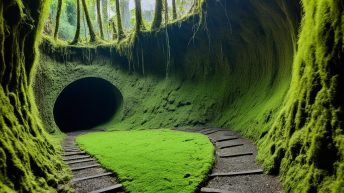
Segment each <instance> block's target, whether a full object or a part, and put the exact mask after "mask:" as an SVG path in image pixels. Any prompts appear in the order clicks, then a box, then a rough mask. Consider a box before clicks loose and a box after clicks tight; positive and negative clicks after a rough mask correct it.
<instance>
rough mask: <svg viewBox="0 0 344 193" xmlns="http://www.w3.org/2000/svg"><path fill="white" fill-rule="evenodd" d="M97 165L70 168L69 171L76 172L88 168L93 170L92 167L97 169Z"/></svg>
mask: <svg viewBox="0 0 344 193" xmlns="http://www.w3.org/2000/svg"><path fill="white" fill-rule="evenodd" d="M99 166H100V165H99V164H92V165H87V166H82V167H71V168H70V170H71V171H77V170H84V169H88V168H94V167H99Z"/></svg>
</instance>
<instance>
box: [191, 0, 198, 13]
mask: <svg viewBox="0 0 344 193" xmlns="http://www.w3.org/2000/svg"><path fill="white" fill-rule="evenodd" d="M198 7H199V0H194V1H193V4H192V7H191V9H190V13H193V12H195V11H196V10H197V8H198Z"/></svg>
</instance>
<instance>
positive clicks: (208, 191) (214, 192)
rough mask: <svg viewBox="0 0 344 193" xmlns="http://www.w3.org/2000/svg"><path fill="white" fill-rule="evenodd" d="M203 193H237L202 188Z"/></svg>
mask: <svg viewBox="0 0 344 193" xmlns="http://www.w3.org/2000/svg"><path fill="white" fill-rule="evenodd" d="M201 192H202V193H235V192H232V191H228V190H221V189H216V188H201Z"/></svg>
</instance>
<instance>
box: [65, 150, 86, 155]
mask: <svg viewBox="0 0 344 193" xmlns="http://www.w3.org/2000/svg"><path fill="white" fill-rule="evenodd" d="M79 154H85V152H84V151H79V152H73V153H64V154H63V156H71V155H79Z"/></svg>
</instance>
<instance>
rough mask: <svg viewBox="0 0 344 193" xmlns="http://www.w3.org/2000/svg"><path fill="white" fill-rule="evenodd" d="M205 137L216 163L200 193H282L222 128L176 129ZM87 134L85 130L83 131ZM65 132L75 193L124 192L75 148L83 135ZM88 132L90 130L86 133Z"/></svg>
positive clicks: (246, 146) (252, 151)
mask: <svg viewBox="0 0 344 193" xmlns="http://www.w3.org/2000/svg"><path fill="white" fill-rule="evenodd" d="M173 130H177V131H186V132H198V133H202V134H204V135H207V136H208V137H209V139H210V140H211V141H212V143H213V144H214V146H215V149H216V160H215V164H214V167H213V170H212V172H211V174H210V175H209V178H208V182H207V183H206V184H205V185H204V187H202V188H201V189H200V190H199V191H200V192H202V193H282V192H283V191H282V188H281V185H280V183H279V180H278V178H277V177H275V176H270V175H265V174H263V170H262V169H261V167H260V166H259V165H258V164H257V163H256V161H255V157H256V155H257V150H256V147H255V145H254V144H253V143H252V142H251V141H250V140H247V139H244V138H242V137H240V135H238V134H236V133H234V132H232V131H229V130H226V129H221V128H207V129H205V128H175V129H173ZM85 132H86V131H85ZM85 132H83V131H81V132H73V133H68V134H67V137H66V139H65V141H64V144H63V149H64V160H65V161H66V163H67V164H68V165H69V167H70V168H71V170H72V173H73V180H72V184H73V186H74V188H75V192H76V193H101V192H124V189H123V186H122V185H121V184H119V183H118V180H117V179H116V178H115V175H114V174H113V173H111V172H108V171H106V170H105V169H103V168H102V167H101V166H100V164H98V163H97V162H96V160H95V159H94V158H92V157H90V156H89V155H87V154H86V153H85V152H82V151H81V150H80V149H79V147H78V146H76V145H75V137H76V136H78V135H79V134H82V133H85ZM88 132H89V131H88Z"/></svg>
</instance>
